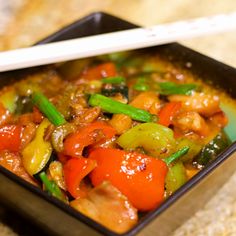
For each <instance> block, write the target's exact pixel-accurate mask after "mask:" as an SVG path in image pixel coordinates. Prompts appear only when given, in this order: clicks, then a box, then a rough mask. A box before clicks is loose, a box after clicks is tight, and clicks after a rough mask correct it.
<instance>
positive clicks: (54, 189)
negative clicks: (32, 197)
mask: <svg viewBox="0 0 236 236" xmlns="http://www.w3.org/2000/svg"><path fill="white" fill-rule="evenodd" d="M39 177H40V179H41V181H42V182H43V183H44V185H45V188H46V190H47V191H48V192H49V193H50V194H51V195H52V196H54V197H56V198H58V199H59V200H62V201H66V198H65V196H64V195H63V193H62V191H61V190H60V188H59V187H58V186H57V185H56V183H55V182H54V181H51V180H49V179H48V177H47V175H46V173H45V172H41V173H40V174H39Z"/></svg>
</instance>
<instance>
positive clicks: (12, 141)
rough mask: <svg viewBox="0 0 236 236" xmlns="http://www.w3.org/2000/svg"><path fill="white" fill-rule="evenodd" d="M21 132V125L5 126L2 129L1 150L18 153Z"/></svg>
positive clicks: (0, 131) (0, 133)
mask: <svg viewBox="0 0 236 236" xmlns="http://www.w3.org/2000/svg"><path fill="white" fill-rule="evenodd" d="M21 130H22V127H21V126H19V125H4V126H1V127H0V150H9V151H11V152H18V151H19V150H20V146H21Z"/></svg>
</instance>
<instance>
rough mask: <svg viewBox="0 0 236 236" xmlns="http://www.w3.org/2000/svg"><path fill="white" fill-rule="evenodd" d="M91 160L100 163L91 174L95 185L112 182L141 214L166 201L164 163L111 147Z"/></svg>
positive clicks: (93, 155) (100, 149)
mask: <svg viewBox="0 0 236 236" xmlns="http://www.w3.org/2000/svg"><path fill="white" fill-rule="evenodd" d="M88 158H89V159H90V160H95V161H96V162H97V167H96V168H95V169H94V170H93V171H92V172H91V174H90V175H89V176H90V178H91V181H92V184H93V185H94V186H98V185H99V184H101V183H102V182H103V181H104V180H108V181H110V182H111V184H112V185H113V186H115V187H116V188H117V189H119V190H120V191H121V192H122V193H123V194H124V195H125V196H126V197H127V198H128V199H129V201H130V202H131V203H132V205H133V206H134V207H135V208H137V209H138V210H140V211H149V210H152V209H154V208H155V207H157V206H158V205H159V204H160V203H161V202H162V201H163V200H164V182H165V176H166V174H167V166H166V164H165V162H163V161H162V160H159V159H156V158H152V157H149V156H146V155H143V154H140V153H135V152H126V151H123V150H119V149H112V148H97V149H95V150H94V151H92V152H91V153H90V155H89V157H88Z"/></svg>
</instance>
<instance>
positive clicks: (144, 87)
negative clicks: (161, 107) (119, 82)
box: [133, 77, 150, 91]
mask: <svg viewBox="0 0 236 236" xmlns="http://www.w3.org/2000/svg"><path fill="white" fill-rule="evenodd" d="M133 89H135V90H137V91H148V90H149V89H150V86H149V85H148V83H147V79H146V78H143V77H140V78H138V80H137V82H136V83H135V84H134V86H133Z"/></svg>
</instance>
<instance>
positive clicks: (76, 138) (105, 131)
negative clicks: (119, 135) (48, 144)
mask: <svg viewBox="0 0 236 236" xmlns="http://www.w3.org/2000/svg"><path fill="white" fill-rule="evenodd" d="M115 134H116V130H115V129H114V128H113V127H111V126H110V125H108V124H106V123H104V122H101V121H96V122H93V123H91V124H89V125H87V126H85V127H83V128H81V129H79V130H77V131H76V132H75V133H73V134H69V135H68V136H67V137H66V139H65V141H64V150H63V154H64V155H68V156H72V157H79V156H82V152H83V149H84V147H86V146H88V145H91V144H94V143H97V142H102V141H105V140H106V139H110V138H112V137H113V136H114V135H115Z"/></svg>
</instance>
